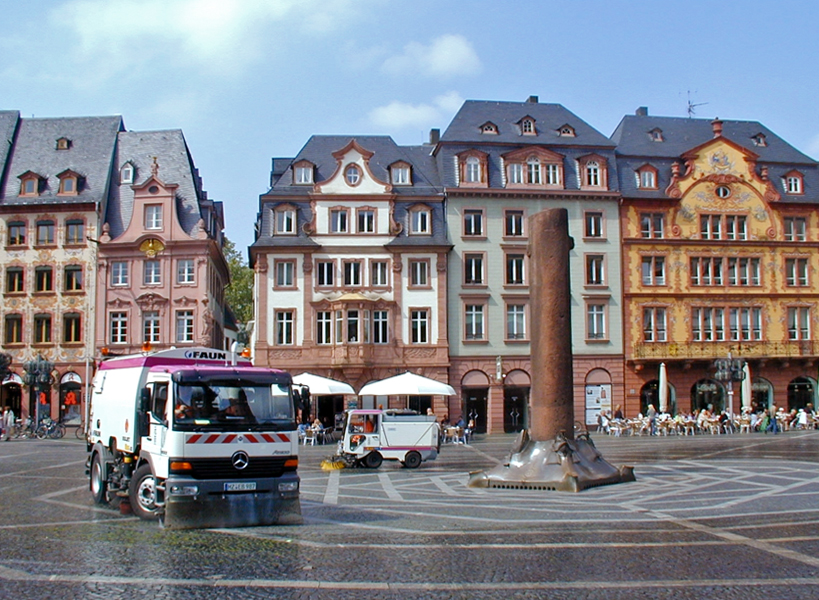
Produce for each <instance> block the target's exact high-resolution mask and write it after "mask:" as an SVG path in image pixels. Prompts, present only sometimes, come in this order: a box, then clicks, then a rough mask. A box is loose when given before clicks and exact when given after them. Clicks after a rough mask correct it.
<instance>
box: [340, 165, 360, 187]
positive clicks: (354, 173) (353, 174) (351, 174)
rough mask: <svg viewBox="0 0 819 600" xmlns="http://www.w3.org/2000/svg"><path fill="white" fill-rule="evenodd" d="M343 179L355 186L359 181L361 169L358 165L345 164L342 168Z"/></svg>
mask: <svg viewBox="0 0 819 600" xmlns="http://www.w3.org/2000/svg"><path fill="white" fill-rule="evenodd" d="M344 179H345V180H346V181H347V185H349V186H353V187H355V186H357V185H358V184H359V183H360V182H361V169H360V168H359V166H358V165H352V164H351V165H347V168H345V169H344Z"/></svg>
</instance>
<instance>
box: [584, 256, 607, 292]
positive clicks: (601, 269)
mask: <svg viewBox="0 0 819 600" xmlns="http://www.w3.org/2000/svg"><path fill="white" fill-rule="evenodd" d="M605 263H606V257H605V256H604V255H603V254H587V255H586V285H605V284H606V273H605Z"/></svg>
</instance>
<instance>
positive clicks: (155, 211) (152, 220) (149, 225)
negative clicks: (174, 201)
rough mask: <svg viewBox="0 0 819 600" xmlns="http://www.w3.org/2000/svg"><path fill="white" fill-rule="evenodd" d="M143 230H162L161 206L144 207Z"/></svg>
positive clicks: (147, 205)
mask: <svg viewBox="0 0 819 600" xmlns="http://www.w3.org/2000/svg"><path fill="white" fill-rule="evenodd" d="M145 229H162V205H161V204H146V205H145Z"/></svg>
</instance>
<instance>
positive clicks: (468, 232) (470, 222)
mask: <svg viewBox="0 0 819 600" xmlns="http://www.w3.org/2000/svg"><path fill="white" fill-rule="evenodd" d="M464 235H465V236H473V237H481V236H483V211H482V210H480V209H466V210H464Z"/></svg>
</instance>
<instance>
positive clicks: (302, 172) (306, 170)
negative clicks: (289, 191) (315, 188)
mask: <svg viewBox="0 0 819 600" xmlns="http://www.w3.org/2000/svg"><path fill="white" fill-rule="evenodd" d="M314 170H315V167H314V165H313V164H312V163H309V162H307V161H303V162H300V163H298V164H296V166H295V167H294V171H295V179H294V181H295V184H296V185H311V184H312V183H313V172H314Z"/></svg>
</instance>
